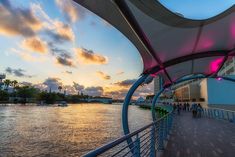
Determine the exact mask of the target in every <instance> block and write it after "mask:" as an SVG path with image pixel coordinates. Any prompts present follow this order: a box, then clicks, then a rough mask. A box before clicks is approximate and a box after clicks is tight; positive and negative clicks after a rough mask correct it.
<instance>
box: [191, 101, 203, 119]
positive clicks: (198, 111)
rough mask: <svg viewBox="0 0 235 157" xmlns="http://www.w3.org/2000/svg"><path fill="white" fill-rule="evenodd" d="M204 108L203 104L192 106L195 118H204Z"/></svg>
mask: <svg viewBox="0 0 235 157" xmlns="http://www.w3.org/2000/svg"><path fill="white" fill-rule="evenodd" d="M202 110H203V109H202V106H201V104H200V103H199V104H196V103H193V104H192V106H191V111H192V114H193V117H194V118H196V117H201V116H202Z"/></svg>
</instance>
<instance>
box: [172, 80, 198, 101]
mask: <svg viewBox="0 0 235 157" xmlns="http://www.w3.org/2000/svg"><path fill="white" fill-rule="evenodd" d="M175 96H176V98H177V100H178V101H199V99H200V85H199V83H198V81H195V82H188V84H184V85H181V86H180V87H178V88H176V89H175Z"/></svg>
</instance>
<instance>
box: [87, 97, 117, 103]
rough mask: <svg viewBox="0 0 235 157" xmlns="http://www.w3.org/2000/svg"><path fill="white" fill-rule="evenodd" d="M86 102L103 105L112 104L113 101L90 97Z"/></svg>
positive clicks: (105, 98) (106, 98)
mask: <svg viewBox="0 0 235 157" xmlns="http://www.w3.org/2000/svg"><path fill="white" fill-rule="evenodd" d="M87 102H99V103H104V104H112V102H113V99H112V98H108V97H92V98H88V99H87Z"/></svg>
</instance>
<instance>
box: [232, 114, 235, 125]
mask: <svg viewBox="0 0 235 157" xmlns="http://www.w3.org/2000/svg"><path fill="white" fill-rule="evenodd" d="M232 114H233V122H234V123H235V115H234V112H233V113H232Z"/></svg>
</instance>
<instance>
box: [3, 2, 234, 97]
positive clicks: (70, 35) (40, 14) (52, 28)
mask: <svg viewBox="0 0 235 157" xmlns="http://www.w3.org/2000/svg"><path fill="white" fill-rule="evenodd" d="M161 2H162V3H163V4H164V5H166V6H167V7H168V8H170V9H172V10H173V11H174V12H179V13H182V14H183V15H184V16H185V17H187V18H196V19H203V18H208V17H211V16H214V15H215V14H218V13H219V12H222V11H223V10H225V9H227V8H229V7H230V6H232V5H233V4H234V0H226V2H225V1H222V0H215V1H213V4H212V0H208V1H207V2H205V0H198V1H197V2H195V1H193V0H184V2H185V3H183V4H184V5H179V4H178V3H176V0H161ZM199 2H200V3H202V4H203V3H204V5H202V6H203V7H202V6H199V5H196V3H199ZM221 2H223V3H221ZM191 5H194V6H198V7H194V10H192V8H191V7H189V6H191ZM212 5H213V8H212V7H211V6H212ZM199 7H200V8H201V9H202V10H204V12H203V13H201V14H200V16H198V14H197V16H195V15H196V13H197V12H198V10H199V9H200V8H199ZM189 8H191V9H189ZM0 21H1V23H0V43H1V47H0V54H1V57H0V63H1V64H0V73H6V74H7V78H9V79H16V80H18V81H19V82H22V83H24V84H29V83H32V84H33V85H35V86H36V87H39V88H41V89H48V86H50V87H52V89H53V90H57V86H58V85H63V86H64V89H66V90H67V91H68V92H71V93H74V92H76V91H77V90H80V91H83V92H84V93H86V94H90V95H95V96H97V95H107V96H113V97H117V98H120V97H123V96H124V95H125V93H126V91H127V89H128V87H129V86H130V84H132V83H133V82H134V81H135V79H136V78H138V77H139V75H140V74H141V72H142V69H143V65H142V60H141V57H140V55H139V53H138V51H137V49H136V48H135V46H134V45H133V44H132V43H131V42H130V41H129V40H128V39H127V38H126V37H125V36H123V35H122V34H121V33H120V32H119V31H118V30H116V29H115V28H113V27H112V26H111V25H110V24H108V23H107V22H105V21H104V20H102V19H101V18H99V17H98V16H96V15H95V14H93V13H91V12H90V11H88V10H86V9H84V8H83V7H81V6H79V5H78V4H76V3H74V2H72V1H71V0H0ZM152 89H153V87H152V85H150V86H147V87H144V88H142V90H140V91H139V92H137V94H136V96H139V95H143V96H144V95H146V94H150V93H152V92H153V91H152Z"/></svg>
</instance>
